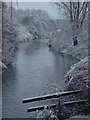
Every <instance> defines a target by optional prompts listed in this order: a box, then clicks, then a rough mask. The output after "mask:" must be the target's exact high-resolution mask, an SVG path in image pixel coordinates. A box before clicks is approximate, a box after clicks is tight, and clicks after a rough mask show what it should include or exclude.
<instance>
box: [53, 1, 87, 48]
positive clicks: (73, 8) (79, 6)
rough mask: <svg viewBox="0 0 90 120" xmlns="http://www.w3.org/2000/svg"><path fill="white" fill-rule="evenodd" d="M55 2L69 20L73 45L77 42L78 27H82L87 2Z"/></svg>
mask: <svg viewBox="0 0 90 120" xmlns="http://www.w3.org/2000/svg"><path fill="white" fill-rule="evenodd" d="M55 4H56V5H57V6H58V7H59V8H61V5H62V8H63V9H64V11H65V12H66V13H67V14H68V16H69V20H70V23H71V26H72V34H73V45H74V46H75V45H77V44H78V33H79V31H80V28H81V27H82V25H83V23H84V20H85V18H86V15H87V13H88V2H80V1H79V0H78V1H77V2H71V1H70V2H55Z"/></svg>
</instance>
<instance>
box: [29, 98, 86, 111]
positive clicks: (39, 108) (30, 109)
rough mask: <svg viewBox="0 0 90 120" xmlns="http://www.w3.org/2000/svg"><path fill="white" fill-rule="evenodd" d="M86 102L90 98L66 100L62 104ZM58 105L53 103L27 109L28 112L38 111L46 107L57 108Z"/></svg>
mask: <svg viewBox="0 0 90 120" xmlns="http://www.w3.org/2000/svg"><path fill="white" fill-rule="evenodd" d="M85 102H88V100H78V101H70V102H64V103H63V104H61V105H65V106H67V105H71V104H76V103H77V104H80V103H85ZM55 107H56V104H51V105H49V106H45V105H44V106H36V107H31V108H28V109H27V112H33V111H36V110H43V109H44V108H47V109H48V108H55Z"/></svg>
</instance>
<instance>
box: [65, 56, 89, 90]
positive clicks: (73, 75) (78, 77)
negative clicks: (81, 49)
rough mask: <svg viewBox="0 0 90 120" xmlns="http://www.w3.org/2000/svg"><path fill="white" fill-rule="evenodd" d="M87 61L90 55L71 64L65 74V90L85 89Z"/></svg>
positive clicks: (86, 84)
mask: <svg viewBox="0 0 90 120" xmlns="http://www.w3.org/2000/svg"><path fill="white" fill-rule="evenodd" d="M89 61H90V57H86V58H84V59H82V60H80V61H79V62H78V63H76V64H74V65H73V66H71V68H70V70H69V71H68V72H67V74H66V76H65V88H66V89H67V90H76V89H85V88H87V87H88V62H89Z"/></svg>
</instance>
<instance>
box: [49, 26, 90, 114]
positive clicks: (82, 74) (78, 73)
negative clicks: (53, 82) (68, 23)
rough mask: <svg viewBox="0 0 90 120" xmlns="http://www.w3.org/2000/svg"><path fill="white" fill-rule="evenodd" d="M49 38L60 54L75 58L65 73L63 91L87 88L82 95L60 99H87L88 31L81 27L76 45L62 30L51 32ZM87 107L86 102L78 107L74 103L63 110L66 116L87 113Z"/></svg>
mask: <svg viewBox="0 0 90 120" xmlns="http://www.w3.org/2000/svg"><path fill="white" fill-rule="evenodd" d="M84 26H85V25H84ZM85 27H86V26H85ZM51 40H52V49H53V50H55V51H56V52H58V53H60V54H63V55H69V56H72V57H73V58H74V59H77V60H76V61H75V63H74V64H73V65H72V66H71V67H70V70H68V71H67V73H66V75H65V78H64V91H72V90H80V89H81V90H82V89H87V91H85V92H84V93H83V95H82V94H80V95H76V96H74V95H72V96H69V97H63V99H62V101H65V100H66V102H68V101H70V100H77V99H78V100H80V99H88V83H89V79H88V67H89V66H88V63H89V62H90V57H88V31H87V30H86V29H85V28H84V27H83V28H82V30H81V33H80V34H79V36H78V45H76V46H73V44H72V36H71V35H70V34H69V33H65V32H64V31H62V30H57V31H55V32H53V33H52V36H51ZM83 106H84V107H83ZM82 108H83V109H82ZM87 109H88V105H87V103H85V104H83V105H80V107H79V106H78V105H75V107H74V106H73V107H68V108H66V110H65V112H66V111H67V112H66V113H65V114H67V116H68V114H69V116H73V115H74V116H75V115H76V114H77V115H80V114H88V113H85V110H87ZM80 110H81V112H80ZM70 111H71V112H70ZM87 111H88V110H87ZM62 114H64V113H62Z"/></svg>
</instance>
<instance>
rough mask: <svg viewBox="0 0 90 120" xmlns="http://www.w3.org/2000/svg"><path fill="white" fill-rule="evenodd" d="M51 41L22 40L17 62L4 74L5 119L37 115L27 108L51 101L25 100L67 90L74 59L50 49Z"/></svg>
mask: <svg viewBox="0 0 90 120" xmlns="http://www.w3.org/2000/svg"><path fill="white" fill-rule="evenodd" d="M47 42H48V40H45V39H44V40H33V41H31V42H27V43H21V44H20V46H19V49H18V51H17V54H16V59H15V62H14V64H13V65H12V66H9V68H8V69H7V70H6V71H5V72H4V73H3V77H2V86H3V87H2V88H3V92H2V94H3V97H2V99H3V104H2V105H3V118H28V117H36V113H35V112H34V113H27V111H26V110H27V108H28V107H31V106H36V105H37V106H38V105H41V104H43V103H44V104H45V103H46V104H48V103H49V102H47V101H46V102H35V103H28V104H22V99H24V98H28V97H36V96H39V95H40V96H41V95H45V94H49V93H54V92H57V91H59V89H63V86H64V76H65V74H66V72H67V70H68V69H69V68H70V66H71V64H72V61H73V60H72V58H71V57H67V56H63V55H59V54H57V53H55V52H53V51H52V50H49V49H48V46H47Z"/></svg>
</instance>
